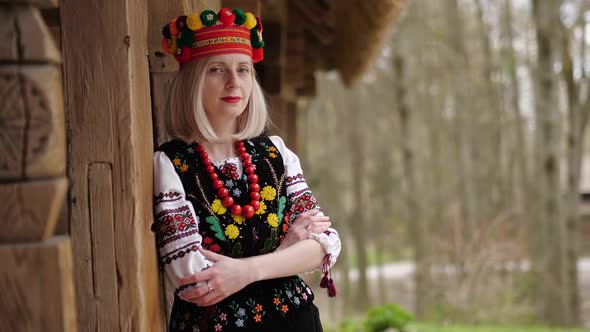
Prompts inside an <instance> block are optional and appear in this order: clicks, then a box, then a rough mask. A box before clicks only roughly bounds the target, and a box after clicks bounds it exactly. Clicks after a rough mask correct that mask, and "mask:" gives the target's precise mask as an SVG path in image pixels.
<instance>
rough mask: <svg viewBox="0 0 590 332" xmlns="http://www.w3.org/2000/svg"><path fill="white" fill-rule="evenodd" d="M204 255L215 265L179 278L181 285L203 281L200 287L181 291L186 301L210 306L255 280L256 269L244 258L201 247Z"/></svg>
mask: <svg viewBox="0 0 590 332" xmlns="http://www.w3.org/2000/svg"><path fill="white" fill-rule="evenodd" d="M199 250H200V251H201V253H202V254H203V256H205V257H206V258H207V259H209V260H210V261H212V262H213V266H211V267H210V268H208V269H206V270H203V271H201V272H198V273H195V274H193V275H191V276H188V277H186V278H182V279H180V280H178V283H179V284H180V285H186V284H191V283H197V282H202V283H203V284H201V285H200V286H199V287H196V288H189V289H186V290H184V291H182V292H180V294H179V296H180V298H181V299H183V300H184V301H188V302H192V303H194V304H196V305H198V306H202V307H204V306H210V305H213V304H216V303H218V302H219V301H221V300H223V299H225V298H227V297H228V296H230V295H232V294H234V293H235V292H237V291H239V290H241V289H242V288H244V287H246V286H247V285H248V284H250V283H252V282H254V281H255V276H254V275H253V274H254V273H255V271H252V270H251V269H249V266H248V263H247V261H246V260H243V259H235V258H231V257H227V256H224V255H220V254H216V253H214V252H212V251H209V250H205V249H203V248H201V249H199Z"/></svg>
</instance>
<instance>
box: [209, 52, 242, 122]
mask: <svg viewBox="0 0 590 332" xmlns="http://www.w3.org/2000/svg"><path fill="white" fill-rule="evenodd" d="M252 70H253V68H252V60H251V59H250V57H249V56H247V55H245V54H238V53H236V54H223V55H216V56H212V57H211V58H209V62H208V64H207V67H206V68H205V80H204V85H203V107H204V108H205V113H206V114H207V117H208V118H209V121H211V123H212V124H215V123H218V122H219V121H232V120H235V119H236V118H237V117H238V116H239V115H240V114H242V112H244V110H245V109H246V106H247V105H248V101H249V100H250V94H251V93H252V80H253V77H252V76H253V75H252Z"/></svg>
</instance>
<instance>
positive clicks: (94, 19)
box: [60, 0, 164, 331]
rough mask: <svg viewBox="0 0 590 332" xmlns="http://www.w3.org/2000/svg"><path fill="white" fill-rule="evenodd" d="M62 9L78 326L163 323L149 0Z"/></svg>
mask: <svg viewBox="0 0 590 332" xmlns="http://www.w3.org/2000/svg"><path fill="white" fill-rule="evenodd" d="M60 17H61V31H62V49H63V58H64V68H63V72H64V82H65V85H64V87H65V101H66V102H65V105H66V114H67V120H68V121H67V123H68V133H69V134H70V136H69V137H68V138H69V139H68V152H69V155H68V159H69V164H68V175H69V176H70V178H71V179H72V182H73V183H72V185H71V190H70V193H69V199H70V201H69V224H70V231H71V236H72V246H73V248H74V251H75V252H76V255H75V256H74V271H75V282H76V290H77V293H76V294H77V303H78V321H79V322H80V324H79V327H80V330H81V331H99V330H104V331H112V330H120V331H162V330H164V318H163V310H162V303H161V300H160V293H159V272H158V269H157V258H156V250H155V243H154V236H153V234H152V232H151V231H150V221H151V219H152V151H153V144H152V139H151V138H152V121H151V111H150V109H151V103H150V93H149V72H148V60H147V57H146V54H147V52H148V47H147V40H148V38H147V31H148V27H147V23H148V19H147V18H148V12H147V1H145V0H143V1H142V0H129V1H119V0H106V1H77V0H67V1H66V0H64V1H62V2H61V4H60ZM111 327H112V328H111Z"/></svg>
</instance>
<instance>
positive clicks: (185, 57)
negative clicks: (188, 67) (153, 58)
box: [162, 8, 264, 65]
mask: <svg viewBox="0 0 590 332" xmlns="http://www.w3.org/2000/svg"><path fill="white" fill-rule="evenodd" d="M162 35H163V36H164V39H163V40H162V48H163V49H164V50H165V51H166V52H167V53H170V54H173V55H174V57H175V58H176V60H177V61H178V62H179V63H180V64H181V65H182V64H183V63H186V62H188V61H191V60H194V59H200V58H205V57H208V56H212V55H219V54H228V53H242V54H246V55H248V56H250V57H251V58H252V62H254V63H256V62H259V61H262V59H264V51H263V47H264V40H263V39H262V22H261V20H260V17H255V16H254V15H253V14H252V13H244V12H243V11H242V10H241V9H234V10H233V11H232V10H230V9H228V8H222V9H221V10H220V11H219V12H218V13H217V14H216V13H215V12H214V11H212V10H209V9H208V10H204V11H203V12H201V13H193V14H190V15H181V16H178V17H177V18H173V19H172V20H170V23H168V24H166V25H165V26H164V28H162Z"/></svg>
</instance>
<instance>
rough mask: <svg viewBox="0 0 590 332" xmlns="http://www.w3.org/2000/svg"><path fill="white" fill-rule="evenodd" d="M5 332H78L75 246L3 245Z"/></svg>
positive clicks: (58, 242) (0, 309)
mask: <svg viewBox="0 0 590 332" xmlns="http://www.w3.org/2000/svg"><path fill="white" fill-rule="evenodd" d="M0 256H1V257H2V264H0V289H2V296H0V317H2V330H3V331H24V332H25V331H31V332H33V331H47V332H52V331H55V332H58V331H65V332H70V331H71V332H73V331H76V330H77V329H76V317H75V310H72V309H73V308H74V307H75V296H74V288H73V280H72V256H71V243H70V240H69V239H68V238H67V237H54V238H52V239H50V240H48V241H44V242H40V243H34V244H8V245H0Z"/></svg>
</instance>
